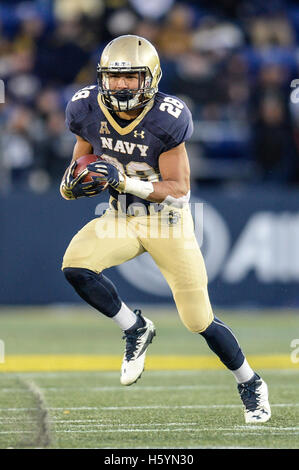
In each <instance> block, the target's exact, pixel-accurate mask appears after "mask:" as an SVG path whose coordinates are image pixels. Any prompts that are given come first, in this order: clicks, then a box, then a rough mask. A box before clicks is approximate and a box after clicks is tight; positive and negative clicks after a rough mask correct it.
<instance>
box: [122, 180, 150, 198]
mask: <svg viewBox="0 0 299 470" xmlns="http://www.w3.org/2000/svg"><path fill="white" fill-rule="evenodd" d="M124 191H125V192H126V193H130V194H134V196H137V197H140V198H141V199H146V198H147V197H148V196H149V195H150V194H151V193H152V192H153V191H154V186H153V183H150V182H149V181H140V180H138V179H135V178H129V177H128V176H126V179H125V188H124Z"/></svg>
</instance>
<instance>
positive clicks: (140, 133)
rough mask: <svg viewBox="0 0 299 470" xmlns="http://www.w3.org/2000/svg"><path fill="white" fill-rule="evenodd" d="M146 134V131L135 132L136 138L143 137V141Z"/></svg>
mask: <svg viewBox="0 0 299 470" xmlns="http://www.w3.org/2000/svg"><path fill="white" fill-rule="evenodd" d="M144 134H145V132H144V131H141V132H137V131H134V137H141V139H144Z"/></svg>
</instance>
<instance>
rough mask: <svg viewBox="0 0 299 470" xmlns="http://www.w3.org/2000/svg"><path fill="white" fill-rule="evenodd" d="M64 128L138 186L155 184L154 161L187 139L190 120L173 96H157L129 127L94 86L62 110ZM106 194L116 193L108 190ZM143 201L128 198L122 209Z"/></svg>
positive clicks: (184, 105)
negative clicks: (64, 111) (125, 205)
mask: <svg viewBox="0 0 299 470" xmlns="http://www.w3.org/2000/svg"><path fill="white" fill-rule="evenodd" d="M66 125H67V126H68V128H69V129H70V130H71V131H72V132H73V133H74V134H76V135H78V136H80V137H82V138H83V139H84V140H86V141H87V142H89V143H90V144H91V146H92V147H93V153H94V154H96V155H99V156H103V158H105V160H107V161H109V162H111V163H112V164H114V165H115V166H116V167H117V168H118V169H119V170H120V171H121V172H123V173H125V174H126V175H128V176H129V177H131V178H138V179H141V180H143V181H151V182H155V181H159V180H161V175H160V171H159V156H160V155H161V153H163V152H166V151H167V150H170V149H172V148H173V147H176V146H177V145H179V144H181V143H182V142H185V141H186V140H187V139H189V138H190V137H191V135H192V132H193V122H192V116H191V113H190V111H189V109H188V108H187V106H186V104H185V103H184V102H183V101H181V100H179V99H178V98H176V97H175V96H170V95H166V94H164V93H160V92H158V93H157V94H156V96H155V98H154V100H152V101H151V102H150V103H148V104H147V106H145V107H144V108H143V110H142V112H141V114H140V115H139V116H138V117H137V118H136V119H134V120H132V121H127V125H126V123H125V122H124V121H123V120H121V121H120V120H119V119H118V118H117V117H116V116H114V117H113V113H111V112H110V111H108V109H107V108H105V106H104V105H103V103H102V102H101V100H100V97H99V96H98V90H97V86H96V85H92V86H88V87H85V88H83V89H82V90H79V91H78V92H77V93H76V94H75V95H74V96H73V98H72V99H71V100H70V102H69V103H68V105H67V108H66ZM109 191H110V194H111V195H112V196H113V197H115V198H117V196H118V195H119V193H118V192H117V191H115V190H114V189H113V188H111V187H109ZM132 202H142V203H144V202H145V201H144V200H142V199H139V198H138V197H136V196H133V195H127V204H131V203H132Z"/></svg>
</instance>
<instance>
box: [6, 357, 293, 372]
mask: <svg viewBox="0 0 299 470" xmlns="http://www.w3.org/2000/svg"><path fill="white" fill-rule="evenodd" d="M247 359H248V362H249V363H250V364H251V367H252V368H254V369H269V368H270V369H299V363H294V362H292V361H291V356H290V355H289V354H276V355H271V356H270V355H268V356H267V355H252V356H247ZM121 361H122V357H121V356H108V355H68V354H61V355H48V354H44V355H7V356H5V362H4V363H0V372H37V371H43V372H58V371H108V370H109V371H116V370H117V371H119V370H120V367H121ZM146 369H147V370H164V369H166V370H182V369H183V370H184V369H185V370H215V369H225V367H224V365H223V364H222V363H221V362H220V360H219V359H218V358H217V357H216V356H166V355H163V356H149V357H148V358H147V361H146Z"/></svg>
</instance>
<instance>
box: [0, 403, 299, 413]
mask: <svg viewBox="0 0 299 470" xmlns="http://www.w3.org/2000/svg"><path fill="white" fill-rule="evenodd" d="M297 406H299V403H271V407H281V408H286V407H290V408H293V407H297ZM240 407H241V404H238V405H237V404H234V405H233V404H232V405H146V406H70V407H69V406H64V407H51V406H50V407H48V410H51V411H66V410H68V411H72V410H73V411H77V410H78V411H80V410H95V411H123V410H131V411H134V410H136V411H138V410H145V409H147V410H154V409H170V410H172V409H173V410H175V409H213V408H240ZM36 409H37V408H0V412H1V411H4V412H5V411H33V410H36Z"/></svg>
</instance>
